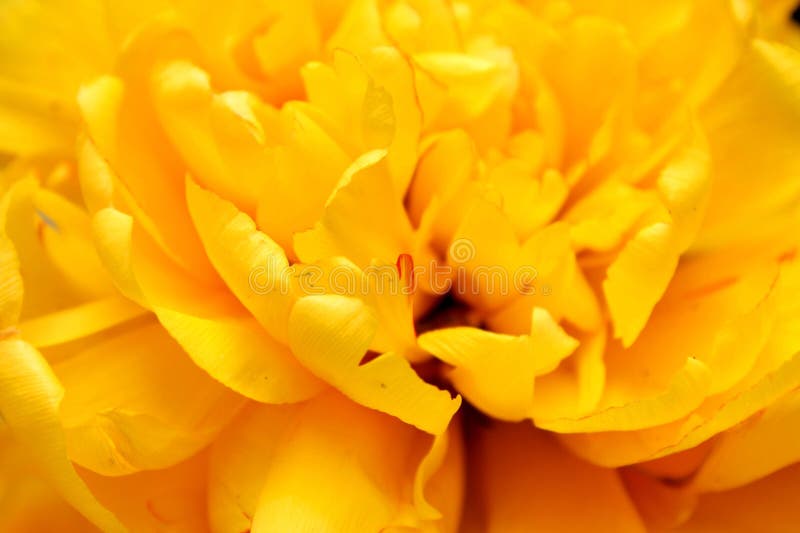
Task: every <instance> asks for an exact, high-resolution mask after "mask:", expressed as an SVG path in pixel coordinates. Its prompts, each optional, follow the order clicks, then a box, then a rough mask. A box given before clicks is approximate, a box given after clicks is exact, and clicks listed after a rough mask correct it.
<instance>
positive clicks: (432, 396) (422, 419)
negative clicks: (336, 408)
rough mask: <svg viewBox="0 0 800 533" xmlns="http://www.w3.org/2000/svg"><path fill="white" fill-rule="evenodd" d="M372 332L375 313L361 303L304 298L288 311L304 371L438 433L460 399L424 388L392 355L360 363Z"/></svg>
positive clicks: (293, 342) (360, 400)
mask: <svg viewBox="0 0 800 533" xmlns="http://www.w3.org/2000/svg"><path fill="white" fill-rule="evenodd" d="M377 327H378V324H377V319H376V317H375V314H374V312H373V311H372V310H371V309H370V308H369V307H367V306H366V305H365V304H364V303H363V302H361V301H360V300H357V299H353V298H348V297H345V296H339V295H324V296H306V297H304V298H301V299H300V300H298V302H297V303H296V304H295V307H294V309H293V310H292V314H291V317H290V319H289V342H290V345H291V347H292V351H293V352H294V354H295V356H296V357H297V358H298V359H299V360H300V361H301V362H302V363H303V364H304V365H305V366H306V367H308V368H309V369H310V370H311V371H312V372H313V373H315V374H316V375H317V376H319V377H321V378H322V379H323V380H325V381H327V382H328V383H330V384H331V385H333V386H334V387H336V388H338V389H339V390H341V391H342V392H343V393H344V394H345V395H347V396H349V397H350V398H352V399H354V400H355V401H357V402H358V403H360V404H362V405H365V406H367V407H371V408H373V409H377V410H379V411H383V412H385V413H389V414H391V415H394V416H396V417H398V418H400V419H401V420H403V421H405V422H407V423H409V424H412V425H414V426H416V427H418V428H420V429H422V430H423V431H427V432H429V433H433V434H436V435H438V434H441V433H442V432H443V431H444V430H445V429H446V427H447V424H448V422H449V421H450V418H452V416H453V413H455V412H456V411H457V410H458V407H459V405H460V404H461V398H460V397H457V398H455V399H453V398H451V397H450V394H449V393H448V392H446V391H442V390H439V389H437V388H436V387H434V386H433V385H429V384H427V383H425V382H424V381H423V380H422V379H421V378H420V377H419V376H418V375H417V374H416V372H415V371H414V369H413V368H411V366H410V365H409V364H408V362H406V360H405V359H403V358H402V357H401V356H399V355H397V354H394V353H391V352H390V353H385V354H382V355H379V356H378V357H377V358H375V359H373V360H372V361H369V362H367V363H364V364H361V361H362V359H363V358H364V355H365V354H366V351H367V348H368V347H369V344H370V342H371V341H372V338H373V337H374V335H375V332H376V330H377Z"/></svg>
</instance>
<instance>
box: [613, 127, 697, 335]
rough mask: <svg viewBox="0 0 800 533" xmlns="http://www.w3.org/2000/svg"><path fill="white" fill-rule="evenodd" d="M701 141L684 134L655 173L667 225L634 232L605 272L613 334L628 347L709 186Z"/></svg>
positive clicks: (689, 236)
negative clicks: (683, 142) (684, 142)
mask: <svg viewBox="0 0 800 533" xmlns="http://www.w3.org/2000/svg"><path fill="white" fill-rule="evenodd" d="M703 142H704V141H703V139H702V138H701V137H700V134H699V133H698V132H696V131H692V132H691V133H690V138H689V140H688V145H687V146H686V147H685V148H683V149H682V150H681V151H680V152H679V153H678V154H677V155H676V156H675V158H674V159H673V160H672V161H671V162H670V163H669V164H668V165H667V167H666V168H665V169H664V170H663V171H662V172H661V174H660V175H659V178H658V189H659V193H660V196H661V197H662V201H663V203H664V205H665V206H666V208H667V209H668V210H669V214H670V220H669V221H668V222H656V223H654V224H652V225H649V226H646V227H644V228H643V229H641V230H639V232H637V234H636V235H635V236H634V237H633V238H632V239H631V240H630V241H629V242H628V243H627V244H626V245H625V247H624V248H623V249H622V251H621V252H620V254H619V256H618V257H617V258H616V259H615V260H614V262H613V263H612V264H611V266H610V267H609V268H608V271H607V274H606V280H605V281H604V282H603V292H604V293H605V296H606V300H607V302H608V307H609V311H610V313H611V320H612V322H613V324H614V335H615V336H616V337H617V338H620V339H622V342H623V344H624V345H625V346H630V345H631V344H632V343H633V341H634V340H635V339H636V337H637V336H638V335H639V333H640V332H641V330H642V328H644V326H645V324H646V323H647V320H648V318H649V317H650V313H651V312H652V310H653V307H654V306H655V304H656V303H657V302H658V300H659V299H660V298H661V296H662V295H663V293H664V291H665V290H666V288H667V285H668V284H669V281H670V280H671V279H672V276H673V274H674V272H675V268H676V267H677V265H678V259H679V257H680V255H681V254H682V253H683V252H684V251H686V249H687V248H688V247H689V245H690V244H691V243H692V241H693V239H694V237H695V235H696V233H697V231H698V229H699V225H700V223H701V221H702V216H703V213H704V210H705V206H706V204H707V202H708V198H709V193H710V188H711V181H710V173H709V159H708V154H707V151H706V150H705V149H704V148H703V146H702V144H703Z"/></svg>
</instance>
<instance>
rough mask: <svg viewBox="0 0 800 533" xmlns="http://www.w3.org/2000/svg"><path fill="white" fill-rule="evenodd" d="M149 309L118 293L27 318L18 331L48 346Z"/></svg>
mask: <svg viewBox="0 0 800 533" xmlns="http://www.w3.org/2000/svg"><path fill="white" fill-rule="evenodd" d="M146 312H147V310H146V309H144V308H142V307H139V306H138V305H136V304H134V303H133V302H131V301H130V300H126V299H124V298H120V297H116V296H115V297H111V298H107V299H104V300H96V301H94V302H90V303H86V304H83V305H80V306H76V307H72V308H69V309H64V310H62V311H57V312H55V313H51V314H48V315H44V316H40V317H38V318H34V319H32V320H27V321H25V322H23V323H22V324H20V325H19V330H20V334H21V335H22V337H23V338H24V339H25V340H26V341H27V342H29V343H31V344H32V345H33V346H36V347H37V348H45V347H48V346H54V345H56V344H63V343H65V342H69V341H72V340H75V339H79V338H81V337H86V336H89V335H92V334H94V333H97V332H100V331H103V330H105V329H108V328H110V327H113V326H116V325H118V324H121V323H123V322H127V321H128V320H131V319H133V318H136V317H138V316H141V315H143V314H145V313H146Z"/></svg>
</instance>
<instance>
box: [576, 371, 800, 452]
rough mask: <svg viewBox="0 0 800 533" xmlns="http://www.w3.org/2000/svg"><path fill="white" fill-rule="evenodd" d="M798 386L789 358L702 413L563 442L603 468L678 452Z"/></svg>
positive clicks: (798, 377)
mask: <svg viewBox="0 0 800 533" xmlns="http://www.w3.org/2000/svg"><path fill="white" fill-rule="evenodd" d="M798 384H800V357H798V356H795V357H793V358H792V359H790V360H789V361H788V362H786V363H785V364H783V365H782V366H780V367H779V368H778V369H777V370H775V371H773V372H770V373H768V374H767V375H766V376H764V377H763V378H762V379H760V380H758V381H757V382H755V383H754V384H752V385H750V386H748V387H747V388H744V389H743V390H741V391H739V392H737V393H735V394H732V395H728V396H727V397H725V398H724V401H723V402H721V403H720V402H714V403H712V404H711V405H710V406H709V407H708V408H706V409H704V411H703V412H702V413H698V414H693V415H691V416H688V417H685V418H682V419H679V420H676V421H675V422H673V423H670V424H665V425H663V426H658V427H655V428H651V429H645V430H642V431H638V432H631V433H625V432H618V431H617V432H614V431H612V432H606V433H591V434H574V435H566V436H564V437H563V442H564V443H565V444H567V446H568V447H569V448H570V449H571V450H573V451H574V452H575V453H576V454H578V455H579V456H581V457H584V458H586V459H588V460H590V461H592V462H593V463H595V464H600V465H604V466H609V467H616V466H621V465H624V464H632V463H636V462H641V461H644V460H648V459H655V458H658V457H664V456H667V455H671V454H674V453H678V452H680V451H683V450H687V449H689V448H693V447H695V446H697V445H698V444H700V443H702V442H705V441H707V440H708V439H710V438H711V437H713V436H715V435H717V434H719V433H720V432H722V431H725V430H727V429H730V428H731V427H733V426H735V425H736V424H738V423H740V422H742V421H744V420H746V419H747V418H749V417H750V416H752V415H754V414H755V413H756V412H758V411H759V410H760V409H763V408H764V407H766V406H769V405H771V404H773V403H775V402H776V401H778V400H779V399H780V398H782V397H783V396H785V395H786V394H787V393H788V392H790V391H792V390H793V389H794V388H796V387H797V386H798Z"/></svg>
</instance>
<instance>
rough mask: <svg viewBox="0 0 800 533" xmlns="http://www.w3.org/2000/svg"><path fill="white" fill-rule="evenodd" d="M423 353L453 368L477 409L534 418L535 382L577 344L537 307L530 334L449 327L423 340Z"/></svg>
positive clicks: (495, 414) (460, 386) (496, 414)
mask: <svg viewBox="0 0 800 533" xmlns="http://www.w3.org/2000/svg"><path fill="white" fill-rule="evenodd" d="M418 341H419V345H420V347H421V348H422V349H424V350H426V351H429V352H431V353H432V354H433V355H435V356H436V357H437V358H439V359H441V360H442V361H444V362H446V363H448V364H450V365H453V366H454V367H455V369H454V370H453V371H452V372H451V373H450V376H451V379H452V380H453V383H454V384H455V386H456V388H457V389H458V390H459V391H460V392H461V393H462V394H464V396H465V397H466V398H467V399H469V400H470V401H471V402H472V403H473V404H474V405H475V406H476V407H478V408H479V409H481V410H483V411H485V412H487V413H489V414H490V415H492V416H493V417H495V418H500V419H503V420H521V419H524V418H527V417H529V416H531V414H532V411H533V403H534V380H535V378H536V377H537V376H540V375H542V374H546V373H548V372H552V371H553V370H554V369H555V367H556V366H558V363H559V362H560V361H561V360H562V359H564V358H565V357H567V356H568V355H569V354H570V353H572V351H574V350H575V348H576V346H577V341H575V339H573V338H571V337H569V336H568V335H567V334H566V333H565V332H564V330H562V329H561V328H560V327H559V326H558V324H556V323H555V322H554V321H553V318H552V317H551V316H550V314H549V313H548V312H547V311H545V310H544V309H540V308H535V309H534V311H533V315H532V324H531V330H530V334H529V335H523V336H518V337H512V336H510V335H501V334H497V333H492V332H489V331H484V330H480V329H475V328H467V327H460V328H448V329H440V330H435V331H430V332H428V333H424V334H422V335H420V337H419V340H418Z"/></svg>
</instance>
